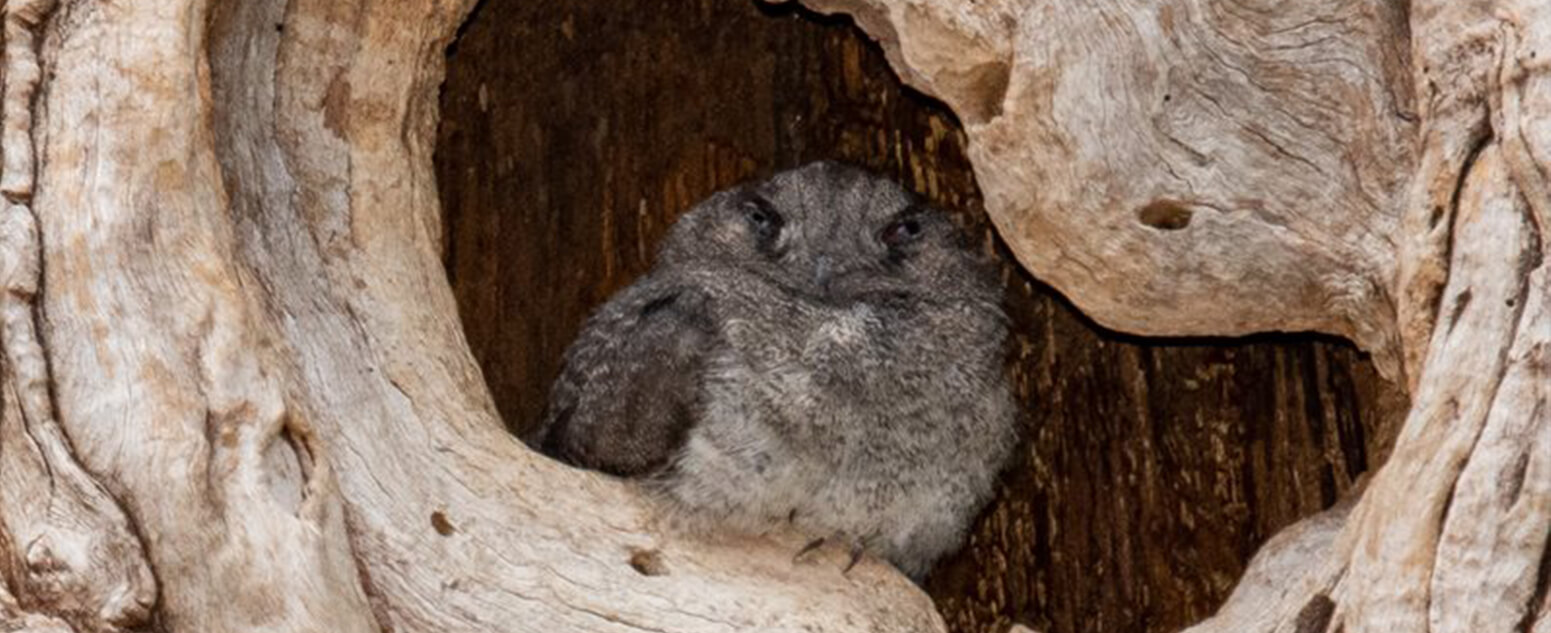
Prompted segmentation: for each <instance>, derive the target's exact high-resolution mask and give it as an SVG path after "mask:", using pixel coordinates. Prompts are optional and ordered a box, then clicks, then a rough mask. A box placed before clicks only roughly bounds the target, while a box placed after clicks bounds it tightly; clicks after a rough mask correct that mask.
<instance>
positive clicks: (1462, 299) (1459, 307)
mask: <svg viewBox="0 0 1551 633" xmlns="http://www.w3.org/2000/svg"><path fill="white" fill-rule="evenodd" d="M1471 296H1472V295H1471V294H1470V289H1469V288H1466V289H1464V290H1463V291H1461V292H1460V293H1459V295H1458V296H1456V297H1454V307H1453V308H1451V309H1450V310H1449V331H1450V332H1453V331H1454V326H1455V325H1458V324H1459V317H1460V316H1461V315H1463V314H1464V313H1465V308H1466V306H1469V305H1470V299H1471Z"/></svg>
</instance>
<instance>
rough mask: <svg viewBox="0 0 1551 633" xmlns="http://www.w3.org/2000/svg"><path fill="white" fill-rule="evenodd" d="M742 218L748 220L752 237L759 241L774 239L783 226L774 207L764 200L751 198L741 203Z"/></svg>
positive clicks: (779, 215)
mask: <svg viewBox="0 0 1551 633" xmlns="http://www.w3.org/2000/svg"><path fill="white" fill-rule="evenodd" d="M743 217H744V218H745V219H747V220H748V223H749V228H751V229H753V231H754V235H755V236H756V237H758V238H760V239H761V240H767V239H770V238H772V237H775V236H776V234H777V233H780V232H781V225H782V224H784V221H783V220H782V219H781V214H780V213H779V212H777V211H776V210H775V206H773V205H771V204H770V201H768V200H765V199H764V198H752V199H750V200H749V201H748V202H745V203H743Z"/></svg>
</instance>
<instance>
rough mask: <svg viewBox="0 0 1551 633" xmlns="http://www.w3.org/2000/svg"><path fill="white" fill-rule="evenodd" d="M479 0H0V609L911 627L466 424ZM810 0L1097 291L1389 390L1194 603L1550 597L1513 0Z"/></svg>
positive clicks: (884, 606) (440, 626) (1418, 604)
mask: <svg viewBox="0 0 1551 633" xmlns="http://www.w3.org/2000/svg"><path fill="white" fill-rule="evenodd" d="M471 4H472V1H471V0H462V1H461V2H410V1H405V2H380V3H373V2H367V1H365V0H295V1H294V2H282V1H279V0H256V1H253V2H243V3H220V4H211V3H207V2H204V1H202V0H158V1H157V2H142V3H122V2H121V3H104V2H91V1H87V0H30V1H29V0H23V1H18V0H8V1H7V2H6V3H5V5H4V17H5V38H6V39H5V60H4V78H5V85H4V92H3V98H4V104H3V109H0V117H3V118H0V143H3V146H0V151H3V156H0V158H3V172H0V194H3V195H4V197H5V209H4V216H3V221H0V282H3V284H4V288H5V290H6V292H5V293H4V295H3V296H0V314H3V321H0V323H3V328H4V337H3V344H4V351H5V353H4V356H3V358H4V369H5V373H4V378H5V380H4V389H3V391H0V397H3V403H4V407H3V409H0V425H3V426H0V499H3V501H4V502H3V503H0V521H3V524H4V530H3V534H4V539H3V540H0V546H3V547H4V549H5V551H6V552H7V554H8V555H7V556H5V557H3V558H0V571H3V573H4V575H5V578H6V580H7V585H8V588H9V592H0V623H3V624H4V625H5V626H9V627H11V628H13V629H17V630H34V631H62V630H76V631H114V630H132V629H154V630H167V631H247V630H256V629H263V630H270V631H319V630H323V631H373V630H394V631H492V630H534V631H573V630H576V631H583V630H597V631H628V630H669V631H721V630H730V629H753V630H768V631H787V630H790V631H803V630H807V631H812V630H823V631H851V630H856V631H864V630H866V631H873V630H884V631H930V630H938V629H941V628H942V627H943V622H942V619H941V617H940V616H939V615H937V613H936V611H935V610H934V609H933V606H932V604H931V602H930V601H929V600H928V599H927V598H926V596H925V595H924V594H923V593H921V592H920V591H919V590H918V589H916V588H914V587H913V586H912V585H911V584H910V583H908V582H907V581H905V580H904V579H903V578H902V577H901V576H899V575H898V574H897V573H895V572H893V571H892V570H890V569H888V568H887V567H886V566H884V565H882V564H878V563H871V562H869V563H866V564H864V565H863V566H861V567H859V568H857V569H856V570H853V571H852V572H851V573H850V574H849V575H848V576H845V575H842V574H841V573H840V567H841V562H840V561H839V560H838V559H839V558H841V557H842V555H841V554H840V553H835V554H834V555H833V557H832V558H834V559H835V560H831V561H826V562H828V563H833V564H822V565H813V566H807V565H804V566H797V567H794V566H793V564H792V562H791V560H790V559H791V554H792V552H794V551H796V548H797V547H800V545H801V538H800V537H798V536H796V535H780V536H777V537H772V538H762V539H747V538H734V537H728V538H727V539H725V540H723V541H716V542H710V541H700V540H693V539H688V538H685V537H682V536H678V535H674V534H672V533H671V532H669V531H665V530H664V529H662V527H661V526H659V525H658V524H657V522H656V520H655V518H654V517H653V516H652V509H651V505H650V504H649V503H648V502H647V501H646V500H644V499H642V498H641V497H640V496H639V495H638V493H637V492H636V491H635V489H634V488H632V487H631V486H629V485H628V484H625V483H622V482H619V481H615V480H612V479H609V478H606V477H601V476H598V475H594V474H589V473H583V472H578V471H574V470H571V469H567V468H563V467H560V466H558V465H556V464H554V463H552V462H550V461H549V460H546V459H543V458H541V457H538V456H536V455H534V454H532V453H530V452H529V451H527V450H526V449H524V448H523V447H522V446H521V445H520V444H518V443H517V442H516V441H515V440H513V439H512V438H511V437H510V436H509V435H508V434H507V433H506V432H505V431H504V429H503V428H502V424H501V421H500V418H499V416H498V415H497V413H496V409H495V406H494V404H493V402H492V400H491V397H490V395H489V392H488V390H487V389H486V387H485V384H484V382H483V378H482V376H481V373H480V370H479V368H478V366H477V365H476V364H475V362H474V360H473V357H472V356H471V354H470V352H469V348H468V345H467V343H466V342H465V339H464V335H463V332H462V330H461V328H460V325H459V322H458V318H457V309H456V303H455V301H454V297H453V293H452V292H451V290H450V287H449V284H448V282H447V278H446V275H445V274H444V272H443V267H442V266H443V257H442V256H443V253H442V248H443V244H444V239H443V234H442V231H443V226H442V217H441V213H440V207H439V204H438V199H437V185H436V182H435V180H434V177H433V169H432V162H431V154H432V149H433V147H434V139H435V136H436V132H435V131H436V124H437V119H438V107H437V103H438V102H437V89H438V85H439V84H440V82H441V79H442V72H443V71H442V66H443V60H444V58H443V54H444V49H445V48H446V46H447V44H448V43H449V42H450V41H451V40H452V38H453V37H454V35H455V34H456V32H457V29H458V27H459V24H460V23H461V22H462V20H463V19H464V16H465V14H466V12H467V11H468V10H469V9H470V5H471ZM813 4H814V5H815V6H816V7H817V8H821V9H825V10H845V11H850V12H854V13H855V14H856V16H857V18H858V21H859V23H860V24H861V25H862V26H863V27H864V28H866V29H867V30H868V31H869V32H870V33H872V34H873V35H874V36H876V37H878V39H879V40H880V41H881V42H882V43H883V45H884V48H885V50H886V51H888V53H889V57H890V60H891V61H892V63H893V64H894V66H895V68H896V69H897V70H898V71H899V72H900V73H901V75H902V76H903V77H904V78H905V79H906V80H907V81H908V82H910V83H912V84H913V85H915V86H916V87H918V88H920V89H921V90H923V91H925V92H927V93H929V94H931V95H934V96H936V97H938V98H940V99H942V100H943V101H944V102H945V103H946V104H947V105H948V106H949V107H950V108H952V109H953V110H954V111H955V112H957V113H958V114H959V116H960V118H961V120H963V121H964V123H965V125H966V131H967V134H968V137H969V140H970V145H969V159H970V160H971V162H972V163H973V165H974V168H975V174H976V177H977V179H978V181H979V184H980V186H981V188H982V189H983V191H984V192H985V196H986V201H987V204H986V206H987V210H988V212H989V214H990V215H991V217H992V219H993V220H994V221H995V223H996V225H997V226H998V227H999V230H1000V231H1001V234H1002V235H1003V236H1004V237H1005V238H1006V240H1007V242H1008V244H1009V246H1010V247H1011V249H1012V251H1013V253H1014V254H1016V255H1017V257H1018V258H1019V259H1020V261H1022V262H1023V263H1024V265H1026V266H1027V267H1028V268H1029V269H1030V270H1032V271H1033V272H1034V273H1035V274H1037V275H1039V276H1040V277H1041V278H1042V279H1045V280H1048V281H1049V282H1050V283H1052V284H1053V285H1054V286H1056V287H1057V288H1060V289H1061V290H1062V291H1063V292H1065V293H1066V294H1067V295H1068V296H1069V297H1071V299H1072V300H1073V301H1074V302H1075V303H1076V304H1077V305H1078V306H1079V307H1081V308H1082V309H1084V310H1085V311H1087V312H1088V314H1090V315H1092V316H1093V317H1094V318H1095V319H1096V320H1098V321H1099V322H1101V323H1104V324H1107V325H1110V326H1113V327H1117V328H1120V329H1124V330H1128V331H1133V332H1138V333H1143V334H1163V335H1222V334H1243V333H1249V332H1257V331H1272V330H1313V331H1320V332H1326V333H1330V334H1336V335H1339V336H1345V337H1349V338H1351V339H1352V340H1354V341H1355V342H1357V343H1358V344H1359V345H1360V346H1362V347H1363V348H1364V349H1366V350H1368V351H1369V352H1370V353H1372V354H1373V355H1374V358H1375V359H1376V360H1377V361H1378V362H1379V364H1380V366H1381V368H1382V369H1383V370H1384V371H1386V372H1387V373H1388V375H1389V376H1391V377H1393V378H1395V379H1396V380H1399V381H1401V382H1402V383H1403V384H1406V385H1407V386H1408V388H1409V389H1410V390H1411V396H1412V401H1413V403H1414V404H1413V407H1412V410H1411V412H1410V415H1409V417H1408V418H1407V420H1406V423H1405V426H1404V429H1403V430H1402V432H1401V434H1400V436H1399V439H1398V441H1397V443H1396V445H1395V449H1394V453H1393V456H1392V457H1391V459H1390V461H1389V462H1388V463H1387V464H1386V465H1385V466H1384V467H1383V468H1382V469H1381V470H1380V471H1379V473H1378V474H1377V475H1376V476H1375V477H1374V478H1373V481H1372V483H1371V484H1370V485H1369V486H1368V487H1367V490H1366V492H1365V493H1364V494H1363V495H1362V496H1361V498H1360V499H1355V500H1353V502H1352V504H1351V505H1350V508H1349V509H1337V510H1333V511H1331V512H1328V513H1325V514H1322V515H1319V516H1316V517H1313V518H1310V519H1308V520H1306V521H1304V522H1302V523H1300V524H1298V525H1297V526H1294V527H1293V528H1290V529H1289V530H1288V531H1286V532H1285V533H1283V534H1282V535H1280V536H1278V537H1277V538H1276V539H1273V540H1272V541H1271V542H1270V543H1269V544H1268V545H1267V546H1266V547H1265V548H1264V550H1263V551H1262V553H1261V554H1260V555H1259V556H1258V557H1257V560H1256V562H1255V563H1254V564H1253V565H1252V566H1251V568H1250V569H1249V570H1248V571H1247V572H1246V574H1245V576H1244V579H1243V580H1242V581H1241V582H1240V584H1239V587H1238V589H1237V590H1236V592H1235V594H1234V595H1233V596H1232V598H1230V600H1229V602H1228V603H1227V604H1226V605H1225V606H1224V607H1223V608H1222V610H1221V611H1220V612H1219V614H1218V616H1217V617H1215V618H1212V619H1210V620H1208V621H1206V622H1204V623H1202V624H1201V625H1200V626H1199V627H1198V629H1199V630H1201V631H1216V630H1225V631H1226V630H1241V629H1244V628H1248V627H1251V626H1253V627H1255V628H1262V629H1265V628H1269V629H1275V630H1287V631H1299V632H1300V633H1303V632H1308V631H1324V630H1332V631H1334V630H1346V631H1366V630H1407V631H1411V630H1427V629H1429V628H1431V629H1440V630H1441V629H1449V630H1456V629H1457V630H1471V631H1508V630H1532V631H1535V632H1536V633H1543V632H1545V631H1551V609H1548V608H1547V605H1546V599H1547V598H1546V592H1545V588H1546V584H1547V583H1546V578H1545V576H1546V573H1547V572H1546V567H1547V565H1546V563H1545V560H1546V558H1545V551H1546V548H1545V545H1546V540H1547V537H1548V528H1547V526H1548V525H1551V521H1548V517H1547V516H1546V514H1547V513H1548V512H1551V471H1548V470H1547V468H1548V466H1551V464H1547V463H1546V460H1547V459H1548V456H1551V451H1547V450H1545V446H1544V444H1545V441H1546V440H1547V439H1548V438H1547V433H1548V431H1547V428H1548V425H1551V420H1547V413H1546V412H1545V411H1544V406H1543V404H1544V400H1545V391H1544V389H1545V387H1544V385H1546V384H1547V382H1546V380H1547V376H1546V375H1545V374H1546V371H1547V367H1548V365H1551V359H1548V358H1547V354H1548V353H1551V352H1548V350H1551V347H1548V346H1547V345H1546V344H1545V343H1546V339H1547V338H1548V337H1551V305H1547V302H1548V298H1547V297H1546V292H1545V291H1546V289H1547V280H1546V279H1545V274H1546V273H1545V271H1544V269H1543V266H1542V252H1543V249H1544V248H1545V245H1546V243H1545V241H1544V240H1543V239H1542V237H1541V232H1542V230H1543V228H1544V227H1545V226H1547V218H1548V217H1551V216H1548V209H1551V199H1548V197H1547V196H1548V191H1551V186H1548V184H1547V178H1546V173H1547V169H1548V164H1547V160H1551V159H1548V158H1547V157H1548V156H1551V153H1548V152H1551V123H1547V121H1548V120H1551V119H1548V116H1547V115H1548V114H1551V80H1548V78H1547V75H1546V67H1547V66H1546V64H1547V63H1548V62H1547V61H1546V60H1544V59H1539V56H1551V48H1548V47H1547V44H1548V43H1551V15H1548V12H1551V10H1548V9H1547V8H1544V7H1542V6H1540V5H1539V4H1537V3H1536V2H1535V1H1534V0H1522V1H1519V2H1514V1H1511V0H1501V1H1499V2H1496V3H1488V2H1481V3H1473V4H1470V5H1465V4H1461V3H1452V2H1448V1H1440V2H1436V3H1426V2H1418V3H1414V4H1413V5H1412V6H1411V7H1410V8H1409V9H1406V8H1401V7H1397V6H1394V5H1392V4H1390V3H1385V2H1379V1H1377V0H1375V1H1372V2H1366V3H1351V4H1347V5H1341V6H1335V5H1331V6H1326V5H1329V4H1330V3H1318V2H1312V1H1306V2H1305V1H1299V2H1292V3H1267V4H1266V5H1265V6H1264V7H1244V6H1241V5H1227V4H1222V5H1219V4H1215V3H1211V2H1170V3H1167V4H1164V5H1160V6H1157V7H1149V8H1128V7H1117V8H1096V9H1095V8H1081V7H1086V6H1087V3H1082V2H1056V3H1050V2H1039V3H1034V2H1012V1H1010V0H1009V1H1008V2H1003V3H997V2H982V3H977V4H974V5H965V6H960V5H958V4H956V3H948V2H942V3H933V2H930V1H927V2H923V1H921V0H915V1H906V0H836V1H835V2H833V3H832V4H831V3H828V2H820V1H818V0H815V1H814V2H813ZM1333 7H1334V8H1333ZM1408 40H1409V41H1408ZM518 44H519V45H520V43H518ZM1413 86H1414V88H1413ZM1344 507H1345V506H1343V508H1344Z"/></svg>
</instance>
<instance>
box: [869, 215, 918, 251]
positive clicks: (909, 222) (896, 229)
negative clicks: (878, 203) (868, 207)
mask: <svg viewBox="0 0 1551 633" xmlns="http://www.w3.org/2000/svg"><path fill="white" fill-rule="evenodd" d="M918 237H921V220H920V219H919V218H913V217H912V218H901V219H898V220H895V221H893V222H890V223H889V225H888V226H886V227H883V232H882V233H880V234H879V235H878V239H880V240H882V241H883V243H884V244H887V245H889V246H900V245H902V244H906V243H909V242H912V241H914V240H915V239H916V238H918Z"/></svg>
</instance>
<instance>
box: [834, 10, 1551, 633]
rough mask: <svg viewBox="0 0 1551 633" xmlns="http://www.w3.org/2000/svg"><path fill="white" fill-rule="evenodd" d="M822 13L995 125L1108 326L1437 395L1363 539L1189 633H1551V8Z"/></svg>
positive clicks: (1040, 236) (1041, 269)
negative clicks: (1296, 356)
mask: <svg viewBox="0 0 1551 633" xmlns="http://www.w3.org/2000/svg"><path fill="white" fill-rule="evenodd" d="M812 4H814V5H815V6H817V7H819V8H823V9H826V10H844V11H850V12H855V13H856V14H857V16H858V20H859V22H860V23H861V24H862V26H863V27H864V28H867V29H868V30H869V32H871V33H873V34H875V35H876V36H877V37H879V39H880V41H881V42H882V44H883V46H884V47H885V49H886V50H889V51H891V59H893V60H894V62H895V64H896V67H897V68H899V69H900V71H901V74H902V75H904V76H905V77H906V78H907V80H908V81H913V82H914V83H916V84H917V85H918V86H919V87H921V88H922V89H923V90H926V91H928V92H930V93H932V94H934V95H936V96H938V97H940V98H942V99H944V100H945V101H946V102H947V103H948V104H949V105H950V106H952V107H954V108H955V110H957V111H959V112H961V113H980V114H979V115H974V114H972V115H971V116H968V117H967V118H966V123H967V129H968V133H969V136H970V138H971V143H972V152H971V158H972V160H974V161H975V165H976V173H977V176H979V178H980V183H981V185H982V187H983V188H984V189H985V190H986V192H987V202H988V210H989V212H990V213H991V215H992V217H993V219H995V220H996V222H997V224H998V226H999V227H1000V228H1001V229H1002V231H1003V235H1004V236H1006V237H1007V239H1008V242H1009V244H1010V245H1011V246H1012V248H1013V250H1014V252H1016V253H1017V254H1018V255H1019V257H1020V259H1021V260H1022V261H1023V262H1024V263H1025V264H1027V265H1028V266H1029V267H1030V268H1031V269H1032V270H1033V272H1034V273H1035V274H1037V275H1040V276H1041V277H1043V278H1046V279H1049V280H1050V281H1051V282H1052V283H1053V284H1054V285H1056V286H1058V287H1061V288H1063V289H1065V290H1066V291H1067V292H1068V294H1069V296H1071V297H1072V298H1073V300H1074V301H1075V302H1077V304H1078V305H1079V306H1081V307H1083V308H1084V309H1085V310H1087V311H1088V312H1089V313H1090V314H1092V315H1093V316H1094V317H1095V318H1096V319H1098V320H1099V321H1101V322H1105V323H1110V324H1113V325H1115V326H1117V327H1121V328H1124V329H1129V330H1133V331H1141V332H1148V333H1158V334H1174V333H1202V332H1219V333H1221V332H1234V331H1242V330H1244V329H1248V330H1263V329H1277V330H1288V329H1293V330H1297V329H1313V330H1320V331H1325V332H1331V333H1335V334H1340V335H1343V336H1348V337H1351V338H1352V339H1353V340H1355V341H1356V342H1357V343H1358V344H1359V345H1361V346H1363V347H1365V348H1366V349H1368V350H1369V351H1371V352H1372V353H1373V354H1374V355H1375V359H1376V360H1379V361H1381V366H1383V367H1387V368H1388V371H1389V373H1390V375H1391V376H1394V377H1396V378H1403V379H1404V380H1405V381H1406V383H1407V384H1408V385H1409V386H1410V387H1411V388H1412V399H1413V407H1412V410H1411V412H1410V415H1409V417H1408V419H1407V421H1406V423H1405V426H1404V428H1403V430H1402V432H1401V434H1400V436H1399V438H1398V440H1397V443H1396V447H1395V452H1394V454H1393V455H1392V456H1391V458H1390V461H1389V462H1388V463H1387V464H1386V465H1385V466H1384V467H1383V468H1382V469H1381V470H1380V471H1379V472H1378V474H1377V476H1376V477H1375V478H1374V481H1373V483H1372V485H1371V486H1369V487H1368V488H1367V490H1366V492H1365V493H1364V494H1363V495H1362V497H1361V499H1360V500H1359V501H1358V502H1357V503H1356V505H1355V506H1354V507H1353V508H1352V510H1351V511H1350V514H1349V515H1348V516H1346V517H1345V518H1344V519H1342V523H1341V524H1340V529H1339V530H1332V529H1329V528H1330V525H1331V522H1332V521H1334V520H1337V519H1336V518H1332V517H1328V516H1327V517H1324V518H1321V519H1318V520H1312V519H1311V521H1316V523H1311V524H1308V525H1305V526H1304V527H1301V528H1295V529H1294V531H1292V532H1289V534H1288V535H1287V537H1286V538H1285V539H1279V540H1278V541H1275V542H1273V543H1272V544H1271V545H1270V546H1268V547H1267V549H1266V550H1265V551H1264V552H1262V554H1261V556H1260V559H1259V560H1258V562H1257V563H1256V565H1255V566H1253V567H1252V568H1251V570H1250V571H1249V572H1248V573H1247V575H1246V578H1247V579H1249V580H1246V582H1245V584H1244V586H1242V587H1241V588H1240V590H1239V591H1238V592H1236V593H1235V595H1234V596H1233V598H1232V599H1230V601H1229V602H1228V603H1227V605H1226V606H1225V607H1224V608H1223V609H1222V611H1221V612H1220V614H1219V616H1218V617H1216V618H1213V619H1211V620H1209V621H1207V622H1205V623H1203V624H1202V625H1200V626H1199V627H1196V628H1195V629H1193V630H1197V631H1219V630H1221V631H1238V630H1245V629H1261V630H1263V629H1271V630H1287V631H1292V630H1297V631H1324V630H1344V631H1370V630H1371V631H1381V630H1390V631H1394V630H1405V631H1421V630H1472V631H1486V630H1491V631H1506V630H1514V629H1515V628H1517V630H1523V629H1525V628H1529V627H1531V626H1533V627H1534V628H1536V629H1537V630H1539V629H1544V628H1551V623H1548V620H1551V613H1548V612H1547V610H1546V609H1545V603H1546V599H1547V598H1546V592H1545V587H1546V586H1547V579H1546V576H1547V574H1548V570H1547V565H1546V564H1545V560H1546V552H1547V548H1546V544H1547V538H1548V535H1551V529H1548V525H1551V517H1548V516H1547V514H1546V513H1547V512H1548V510H1551V494H1548V485H1547V484H1548V482H1551V472H1547V471H1546V470H1545V467H1544V465H1543V463H1542V462H1543V460H1544V458H1545V457H1544V456H1545V454H1546V451H1545V447H1544V444H1543V443H1544V441H1545V440H1546V439H1547V434H1548V433H1551V431H1548V429H1551V419H1548V416H1547V412H1546V411H1545V407H1544V401H1545V397H1546V392H1545V390H1546V386H1545V385H1546V384H1547V378H1548V376H1547V375H1546V372H1547V369H1546V368H1547V359H1546V357H1545V354H1546V349H1547V347H1546V344H1545V343H1546V341H1545V337H1546V336H1548V335H1551V322H1548V321H1547V318H1548V313H1547V311H1546V307H1545V305H1543V304H1544V301H1545V299H1544V293H1545V291H1546V282H1547V280H1546V279H1545V278H1544V275H1545V272H1544V269H1543V266H1544V257H1543V255H1544V249H1545V248H1546V246H1547V241H1546V240H1545V239H1544V236H1543V231H1544V229H1545V227H1547V226H1548V224H1547V218H1548V207H1551V199H1548V197H1547V196H1548V191H1551V187H1548V186H1547V184H1546V182H1547V170H1548V169H1551V165H1548V163H1547V160H1548V157H1551V154H1548V153H1547V149H1548V148H1547V145H1548V144H1551V125H1548V124H1547V123H1546V120H1547V119H1548V117H1551V80H1548V78H1547V68H1548V66H1547V64H1548V62H1547V61H1546V60H1541V59H1539V57H1540V53H1541V51H1545V50H1547V47H1548V46H1551V20H1548V18H1551V15H1548V9H1547V8H1546V6H1545V5H1544V3H1536V2H1512V1H1503V2H1472V3H1456V2H1415V3H1411V5H1410V7H1408V9H1407V10H1405V11H1401V10H1396V8H1395V7H1394V5H1391V4H1388V3H1348V4H1345V5H1331V4H1329V3H1316V2H1293V3H1277V4H1274V5H1273V4H1266V5H1264V6H1261V7H1254V8H1251V7H1246V6H1243V5H1237V4H1229V3H1214V2H1202V3H1170V4H1167V5H1162V6H1156V7H1137V6H1113V7H1094V6H1092V5H1090V4H1088V3H1079V2H1071V3H1060V2H1058V3H1037V4H1034V3H1022V2H1005V3H978V4H976V5H972V6H971V5H957V4H954V5H951V7H950V5H949V4H948V3H935V2H912V1H907V0H900V1H894V0H835V1H833V2H830V1H823V0H819V1H815V2H813V3H812ZM1054 34H1058V36H1053V35H1054ZM1407 38H1409V50H1406V48H1405V45H1406V44H1407ZM945 43H951V44H945ZM949 50H952V51H955V52H957V53H959V54H954V55H950V54H947V52H946V51H949ZM966 51H967V52H966ZM1407 57H1409V60H1410V62H1409V67H1407V66H1406V64H1405V63H1403V62H1401V61H1400V60H1403V59H1405V58H1407ZM999 68H1005V69H1007V73H1006V74H1007V75H1008V78H1007V80H1006V81H1005V82H1003V81H1001V80H995V81H989V80H986V79H985V78H986V77H995V76H996V74H997V73H996V72H992V71H993V70H995V69H999ZM997 72H1000V71H997ZM1003 84H1005V85H1006V86H1007V88H1006V89H1005V90H1003V89H1000V88H998V86H1000V85H1003ZM1413 92H1414V96H1413ZM1413 100H1414V102H1415V104H1416V105H1415V106H1412V105H1411V103H1412V102H1413ZM1310 201H1313V202H1314V204H1310ZM1267 575H1270V576H1271V577H1273V578H1276V579H1277V580H1278V581H1277V582H1271V583H1264V582H1258V583H1257V582H1254V581H1253V579H1255V578H1264V577H1266V576H1267ZM1246 605H1254V606H1255V608H1247V606H1246Z"/></svg>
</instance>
